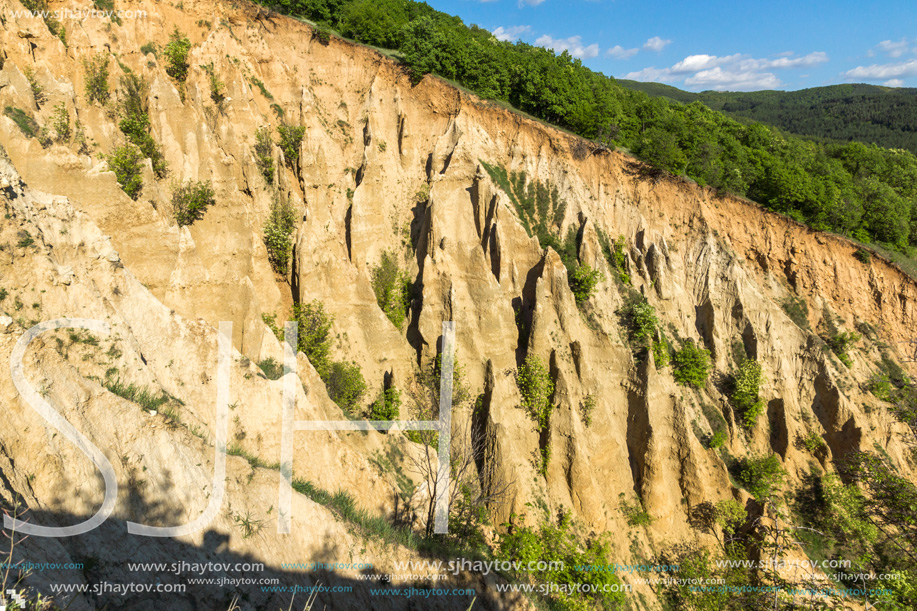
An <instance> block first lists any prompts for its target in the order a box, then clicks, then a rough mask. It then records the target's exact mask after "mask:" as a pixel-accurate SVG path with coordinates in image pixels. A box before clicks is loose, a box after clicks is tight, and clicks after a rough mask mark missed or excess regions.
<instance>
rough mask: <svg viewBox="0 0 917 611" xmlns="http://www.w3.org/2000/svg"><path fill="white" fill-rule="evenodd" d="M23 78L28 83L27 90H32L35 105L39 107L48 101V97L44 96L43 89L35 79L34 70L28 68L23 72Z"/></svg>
mask: <svg viewBox="0 0 917 611" xmlns="http://www.w3.org/2000/svg"><path fill="white" fill-rule="evenodd" d="M23 74H24V75H25V78H26V80H27V81H29V88H31V90H32V97H34V98H35V104H36V105H38V106H41V105H42V104H44V103H45V102H47V101H48V96H47V95H45V89H44V87H42V86H41V84H40V83H39V82H38V79H37V78H36V77H35V70H34V69H33V68H32V67H31V66H30V67H28V68H26V69H25V70H24V71H23Z"/></svg>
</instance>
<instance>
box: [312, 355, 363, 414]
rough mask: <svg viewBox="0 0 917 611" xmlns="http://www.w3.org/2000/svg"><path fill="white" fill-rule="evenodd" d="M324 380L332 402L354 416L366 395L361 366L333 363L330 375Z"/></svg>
mask: <svg viewBox="0 0 917 611" xmlns="http://www.w3.org/2000/svg"><path fill="white" fill-rule="evenodd" d="M322 379H323V380H324V381H325V388H327V389H328V396H329V397H331V400H332V401H334V402H335V403H337V404H338V406H339V407H340V408H341V409H343V410H344V411H345V412H347V413H348V414H353V413H354V412H355V408H356V407H357V404H358V403H359V402H360V400H361V399H362V398H363V395H364V394H365V393H366V380H364V379H363V373H362V372H361V371H360V367H359V365H357V364H356V363H353V362H350V363H345V362H343V361H335V362H333V363H331V367H330V368H329V371H328V375H327V376H325V377H324V378H322Z"/></svg>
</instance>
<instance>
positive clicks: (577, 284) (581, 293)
mask: <svg viewBox="0 0 917 611" xmlns="http://www.w3.org/2000/svg"><path fill="white" fill-rule="evenodd" d="M603 280H605V274H603V273H602V272H601V271H599V270H597V269H592V267H590V266H588V265H585V264H583V265H579V266H577V267H575V268H574V269H573V272H572V273H571V274H570V276H569V285H570V290H571V291H572V292H573V297H574V299H576V304H577V305H580V304H582V303H583V302H585V301H586V300H587V299H589V298H590V297H591V296H592V293H593V292H594V291H595V287H596V285H597V284H598V283H599V282H602V281H603Z"/></svg>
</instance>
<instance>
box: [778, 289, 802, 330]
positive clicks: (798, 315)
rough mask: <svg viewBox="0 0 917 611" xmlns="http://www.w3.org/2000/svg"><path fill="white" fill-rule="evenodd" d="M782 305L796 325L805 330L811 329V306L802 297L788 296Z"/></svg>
mask: <svg viewBox="0 0 917 611" xmlns="http://www.w3.org/2000/svg"><path fill="white" fill-rule="evenodd" d="M780 306H781V307H782V308H783V311H784V312H786V315H787V316H789V317H790V320H792V321H793V322H794V323H796V326H797V327H799V328H800V329H803V330H805V331H808V330H809V306H808V305H806V301H805V299H803V298H802V297H787V298H786V299H785V300H784V301H783V302H782V303H781V304H780Z"/></svg>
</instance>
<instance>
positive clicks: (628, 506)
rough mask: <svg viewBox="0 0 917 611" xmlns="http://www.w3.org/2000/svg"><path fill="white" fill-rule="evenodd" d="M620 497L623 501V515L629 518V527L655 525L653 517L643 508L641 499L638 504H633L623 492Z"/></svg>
mask: <svg viewBox="0 0 917 611" xmlns="http://www.w3.org/2000/svg"><path fill="white" fill-rule="evenodd" d="M618 497H619V498H620V501H621V507H620V509H621V513H623V514H624V516H625V517H626V518H627V524H628V525H629V526H649V525H650V524H652V523H653V516H651V515H650V514H649V513H648V512H647V511H646V509H644V508H643V503H642V502H641V501H640V500H639V499H638V500H637V502H636V503H631V502H629V501H628V500H627V499H626V498H625V495H624V493H623V492H622V493H621V494H619V495H618Z"/></svg>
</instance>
